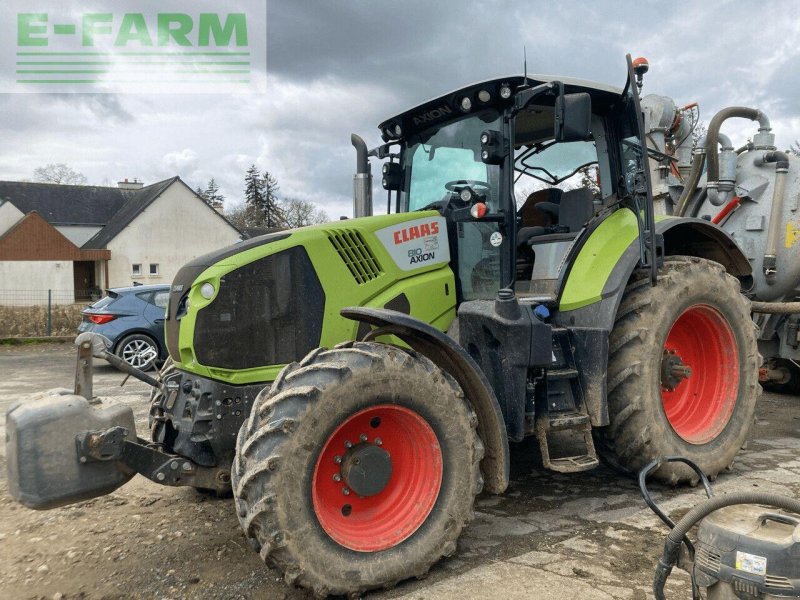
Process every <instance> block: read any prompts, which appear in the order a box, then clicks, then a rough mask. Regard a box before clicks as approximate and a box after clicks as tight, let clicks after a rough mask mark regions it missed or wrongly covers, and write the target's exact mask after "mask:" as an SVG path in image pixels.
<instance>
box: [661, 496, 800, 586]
mask: <svg viewBox="0 0 800 600" xmlns="http://www.w3.org/2000/svg"><path fill="white" fill-rule="evenodd" d="M736 504H766V505H768V506H773V507H775V508H779V509H781V510H786V511H789V512H794V513H800V500H795V499H794V498H787V497H785V496H780V495H778V494H772V493H769V492H736V493H733V494H724V495H722V496H714V497H712V498H709V499H708V500H705V501H703V502H701V503H700V504H698V505H697V506H695V507H694V508H693V509H692V510H690V511H689V512H688V513H686V515H685V516H684V517H683V518H682V519H681V520H680V521H678V524H677V525H675V527H674V528H673V529H672V531H670V532H669V535H668V536H667V541H666V542H664V553H663V554H662V556H661V558H660V559H659V561H658V566H657V567H656V572H655V576H654V577H653V594H654V595H655V597H656V600H665V596H664V584H665V583H666V581H667V578H668V577H669V575H670V573H671V572H672V567H674V566H675V565H676V564H677V563H678V556H679V554H680V550H681V543H682V541H683V538H684V536H685V535H686V534H687V533H689V530H690V529H691V528H692V527H694V526H695V525H697V523H699V522H700V521H701V520H702V519H704V518H705V517H707V516H708V515H710V514H711V513H712V512H714V511H717V510H719V509H721V508H725V507H726V506H734V505H736Z"/></svg>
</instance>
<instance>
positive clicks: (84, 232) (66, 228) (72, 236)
mask: <svg viewBox="0 0 800 600" xmlns="http://www.w3.org/2000/svg"><path fill="white" fill-rule="evenodd" d="M55 228H56V229H58V231H60V232H61V235H63V236H64V237H65V238H67V239H68V240H69V241H70V242H72V243H73V244H75V245H76V246H78V247H79V248H80V247H81V246H83V245H84V244H85V243H86V242H87V241H88V240H89V238H90V237H92V236H93V235H94V234H95V233H97V232H98V231H100V230H101V229H102V227H97V226H90V225H56V226H55Z"/></svg>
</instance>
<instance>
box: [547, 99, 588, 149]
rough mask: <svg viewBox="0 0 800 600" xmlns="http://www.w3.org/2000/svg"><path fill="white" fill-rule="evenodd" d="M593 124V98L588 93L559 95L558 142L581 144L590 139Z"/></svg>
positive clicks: (556, 128) (556, 133)
mask: <svg viewBox="0 0 800 600" xmlns="http://www.w3.org/2000/svg"><path fill="white" fill-rule="evenodd" d="M591 124H592V98H591V96H589V94H587V93H586V92H581V93H578V94H559V95H558V97H556V105H555V122H554V125H555V138H556V141H557V142H579V141H583V140H585V139H586V138H588V137H589V136H590V135H591V133H592V130H591Z"/></svg>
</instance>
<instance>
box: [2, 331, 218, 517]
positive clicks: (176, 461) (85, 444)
mask: <svg viewBox="0 0 800 600" xmlns="http://www.w3.org/2000/svg"><path fill="white" fill-rule="evenodd" d="M75 343H76V345H77V346H78V357H77V367H76V372H75V388H74V394H64V393H60V392H59V393H55V394H52V393H51V394H50V395H45V396H44V397H43V398H41V399H38V400H34V401H32V402H26V403H19V404H17V405H15V406H13V407H12V408H11V410H9V412H8V422H7V429H8V446H7V447H8V449H9V455H8V469H9V475H10V477H9V481H10V484H11V485H10V492H11V495H12V496H13V497H14V499H15V500H17V501H19V502H21V503H22V504H24V505H25V506H27V507H29V508H34V509H48V508H54V507H57V506H63V505H65V504H70V503H72V502H77V501H80V500H85V499H88V498H92V497H96V496H99V495H103V494H107V493H109V492H111V491H113V490H115V489H117V488H118V487H120V486H121V485H123V484H124V483H126V482H127V481H128V480H130V478H131V477H133V475H134V474H136V473H139V474H140V475H143V476H144V477H146V478H148V479H150V480H151V481H154V482H156V483H159V484H162V485H170V486H191V487H196V488H202V489H207V490H211V491H215V492H217V493H220V494H222V493H226V492H227V491H229V490H230V469H229V468H221V467H208V466H202V465H198V464H196V463H195V462H193V461H192V460H190V459H187V458H185V457H182V456H178V455H174V454H168V453H166V452H164V451H163V450H162V449H160V446H159V445H158V444H153V443H151V442H148V441H147V440H145V439H142V438H140V437H137V435H136V428H135V424H134V418H133V410H132V409H131V408H130V407H129V406H124V405H112V406H102V403H101V401H100V400H99V399H96V398H94V395H93V392H92V372H93V359H94V358H102V359H105V360H107V361H108V362H110V363H111V364H113V365H114V366H116V367H118V368H119V369H120V370H122V371H124V372H125V373H127V374H128V375H130V376H133V377H136V378H137V379H139V380H141V381H144V382H145V383H147V384H148V385H151V386H153V387H155V388H161V386H162V383H163V382H162V381H160V380H159V379H156V378H153V377H151V376H149V375H148V374H146V373H144V372H142V371H140V370H139V369H136V368H135V367H132V366H130V365H129V364H128V363H126V362H125V361H123V360H121V359H120V358H119V357H117V356H115V355H114V354H112V353H110V352H108V351H107V347H108V344H107V343H106V342H105V340H104V339H103V337H102V336H99V335H97V334H94V333H83V334H81V335H80V336H78V338H77V339H76V340H75ZM54 424H56V426H55V427H54V426H53V425H54ZM70 438H71V440H70ZM70 446H72V447H74V448H75V452H74V453H72V452H69V451H67V452H65V451H64V449H65V448H69V447H70Z"/></svg>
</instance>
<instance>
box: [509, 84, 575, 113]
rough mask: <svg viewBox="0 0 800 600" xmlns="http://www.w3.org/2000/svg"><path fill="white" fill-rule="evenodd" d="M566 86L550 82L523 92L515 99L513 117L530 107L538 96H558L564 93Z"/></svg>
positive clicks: (512, 110)
mask: <svg viewBox="0 0 800 600" xmlns="http://www.w3.org/2000/svg"><path fill="white" fill-rule="evenodd" d="M563 90H564V84H563V83H561V82H560V81H548V82H547V83H542V84H540V85H537V86H536V87H532V88H529V89H527V90H523V91H521V92H520V93H519V94H517V95H516V96H515V97H514V107H513V108H512V109H511V116H512V117H513V116H515V115H516V114H517V113H518V112H519V111H521V110H522V109H523V108H525V107H526V106H528V104H530V103H531V100H533V99H534V98H536V97H537V96H541V95H545V94H552V95H557V94H558V93H559V92H562V93H563Z"/></svg>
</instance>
